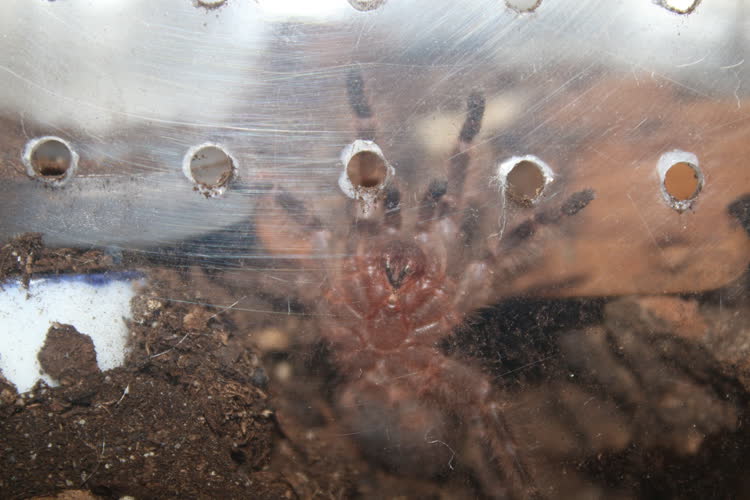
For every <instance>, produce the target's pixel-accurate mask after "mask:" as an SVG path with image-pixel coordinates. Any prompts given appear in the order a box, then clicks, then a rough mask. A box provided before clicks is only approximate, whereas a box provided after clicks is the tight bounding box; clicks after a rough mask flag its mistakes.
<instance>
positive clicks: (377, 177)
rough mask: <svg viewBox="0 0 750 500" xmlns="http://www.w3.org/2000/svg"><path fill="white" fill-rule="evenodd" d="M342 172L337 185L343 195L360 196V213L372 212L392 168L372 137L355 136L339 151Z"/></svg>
mask: <svg viewBox="0 0 750 500" xmlns="http://www.w3.org/2000/svg"><path fill="white" fill-rule="evenodd" d="M341 162H342V163H343V172H341V176H340V177H339V187H340V188H341V191H343V192H344V194H345V195H346V196H348V197H349V198H352V199H355V200H361V201H362V202H363V204H362V214H361V215H364V214H368V213H370V212H371V209H372V208H373V206H374V204H375V201H376V200H378V199H379V198H380V197H381V195H382V194H384V193H385V188H386V187H387V186H388V183H389V182H390V179H391V178H392V177H393V175H394V174H395V169H394V168H393V167H392V166H391V165H389V164H388V161H387V160H386V159H385V156H384V155H383V151H382V150H381V149H380V147H379V146H378V145H377V144H375V143H374V142H373V141H367V140H364V139H357V140H356V141H354V142H353V143H351V144H349V145H348V146H347V147H346V148H344V150H343V151H342V152H341Z"/></svg>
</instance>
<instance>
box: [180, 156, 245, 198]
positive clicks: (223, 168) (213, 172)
mask: <svg viewBox="0 0 750 500" xmlns="http://www.w3.org/2000/svg"><path fill="white" fill-rule="evenodd" d="M183 172H184V173H185V175H186V176H187V178H188V179H190V180H191V181H192V182H193V183H195V185H196V190H198V191H200V192H201V193H203V194H204V195H206V196H216V195H219V194H222V193H223V192H224V190H225V188H226V186H227V184H229V182H230V181H231V180H232V178H233V177H234V176H235V173H236V165H235V161H234V160H233V159H232V157H231V156H230V155H229V154H228V153H227V152H226V151H224V149H223V148H222V147H221V146H219V145H217V144H202V145H200V146H197V147H194V148H191V149H190V150H189V151H188V153H187V154H186V155H185V159H184V160H183Z"/></svg>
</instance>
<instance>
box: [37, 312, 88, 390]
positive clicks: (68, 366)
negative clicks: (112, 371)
mask: <svg viewBox="0 0 750 500" xmlns="http://www.w3.org/2000/svg"><path fill="white" fill-rule="evenodd" d="M37 357H38V358H39V363H40V365H41V366H42V369H43V370H44V371H45V372H47V374H48V375H49V376H51V377H52V378H54V379H55V380H57V381H59V382H60V383H61V384H62V385H70V384H72V383H74V382H76V381H78V380H81V379H83V378H84V377H86V376H87V375H91V374H94V373H97V372H98V371H99V366H98V365H97V364H96V350H95V349H94V342H93V341H92V340H91V337H89V336H88V335H85V334H82V333H79V332H78V330H76V329H75V327H74V326H72V325H61V324H59V323H55V324H53V325H52V326H51V327H50V329H49V331H48V332H47V338H46V339H45V341H44V345H43V346H42V349H41V350H40V351H39V355H38V356H37Z"/></svg>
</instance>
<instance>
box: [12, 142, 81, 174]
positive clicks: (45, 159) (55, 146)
mask: <svg viewBox="0 0 750 500" xmlns="http://www.w3.org/2000/svg"><path fill="white" fill-rule="evenodd" d="M23 161H24V163H25V164H26V173H27V174H28V175H29V176H31V177H35V178H37V179H40V180H42V181H44V182H47V183H50V184H58V185H60V184H62V183H64V182H66V181H67V180H68V179H69V178H70V177H71V176H72V175H73V173H74V172H75V169H76V166H77V164H78V155H77V154H76V153H75V152H74V151H73V150H72V149H71V147H70V145H69V144H68V143H67V142H65V141H64V140H63V139H60V138H59V137H51V136H49V137H40V138H38V139H33V140H31V141H29V142H28V144H26V149H25V150H24V154H23Z"/></svg>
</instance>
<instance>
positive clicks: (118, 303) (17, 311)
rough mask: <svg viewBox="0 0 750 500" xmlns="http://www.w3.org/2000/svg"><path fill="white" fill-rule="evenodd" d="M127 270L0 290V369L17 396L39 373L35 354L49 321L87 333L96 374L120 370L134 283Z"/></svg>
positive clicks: (13, 285)
mask: <svg viewBox="0 0 750 500" xmlns="http://www.w3.org/2000/svg"><path fill="white" fill-rule="evenodd" d="M139 279H140V276H139V275H138V274H137V273H132V272H117V273H108V274H89V275H62V276H54V277H48V278H41V279H35V280H32V281H31V283H30V284H29V288H28V290H27V289H26V288H24V287H23V286H22V285H21V283H20V282H18V281H10V282H6V283H3V284H2V288H0V369H1V370H2V372H3V375H5V378H7V379H8V380H9V381H10V382H12V383H13V384H15V386H16V388H17V389H18V392H26V391H28V390H29V389H31V388H32V387H33V385H34V384H35V383H36V382H37V381H38V380H39V379H40V378H42V379H44V380H45V381H46V382H47V383H48V384H50V385H55V384H56V382H55V381H54V380H52V379H51V378H50V377H49V376H47V375H45V374H43V373H42V369H41V366H40V365H39V360H38V359H37V354H38V352H39V349H41V347H42V345H43V344H44V340H45V338H46V335H47V330H49V327H50V326H51V325H52V323H55V322H57V323H66V324H70V325H73V326H74V327H75V328H76V329H77V330H78V331H79V332H81V333H85V334H86V335H89V336H90V337H91V339H92V340H93V342H94V347H95V349H96V360H97V363H98V364H99V368H100V369H101V370H108V369H111V368H115V367H117V366H121V365H122V363H123V361H124V358H125V346H126V342H127V325H126V320H127V319H129V318H130V316H131V311H130V300H131V299H132V298H133V296H134V295H135V289H134V284H135V283H134V282H135V281H138V280H139Z"/></svg>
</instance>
